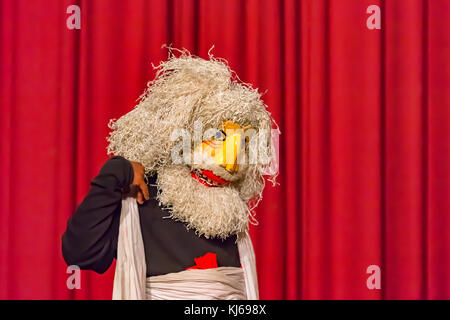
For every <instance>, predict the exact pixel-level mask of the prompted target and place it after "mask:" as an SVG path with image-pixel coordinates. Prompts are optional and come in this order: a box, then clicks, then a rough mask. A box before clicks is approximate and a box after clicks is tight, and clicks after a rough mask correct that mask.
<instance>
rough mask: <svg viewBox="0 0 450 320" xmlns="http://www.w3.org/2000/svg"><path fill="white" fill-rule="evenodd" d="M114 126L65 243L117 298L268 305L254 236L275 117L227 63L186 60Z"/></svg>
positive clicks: (171, 67)
mask: <svg viewBox="0 0 450 320" xmlns="http://www.w3.org/2000/svg"><path fill="white" fill-rule="evenodd" d="M156 68H157V75H156V78H155V80H154V81H152V82H150V83H149V85H148V88H147V90H146V91H145V93H144V94H143V95H142V96H141V100H140V102H139V104H138V105H137V106H136V107H135V108H134V109H133V110H132V111H130V112H129V113H127V114H125V115H124V116H122V117H121V118H119V119H118V120H117V121H114V120H112V121H111V123H110V128H111V129H112V132H111V133H110V136H109V137H108V139H107V140H108V141H109V146H108V153H109V154H112V155H114V157H112V158H110V159H109V160H108V161H106V163H105V164H104V165H103V167H102V169H101V170H100V173H99V174H98V175H97V176H96V177H95V178H94V179H93V180H92V182H91V188H90V190H89V192H88V194H87V195H86V197H85V198H84V200H83V201H82V203H81V204H80V205H79V206H78V208H77V210H76V211H75V213H74V214H73V216H72V217H71V218H70V219H69V221H68V224H67V230H66V232H65V233H64V235H63V238H62V249H63V256H64V259H65V260H66V262H67V263H68V264H70V265H78V266H79V267H80V268H81V269H91V270H94V271H96V272H98V273H103V272H105V271H106V270H107V269H108V268H109V266H110V265H111V264H112V261H113V259H114V258H117V263H116V273H115V278H114V291H113V298H114V299H258V285H257V277H256V268H255V257H254V253H253V248H252V244H251V241H250V238H249V236H248V227H249V223H252V222H254V221H255V220H254V217H253V211H252V210H253V208H254V207H255V206H256V205H257V204H258V202H259V200H260V199H261V194H262V191H263V188H264V185H265V180H264V177H263V174H264V170H265V168H267V166H268V165H269V162H270V160H271V159H272V158H273V150H274V148H273V145H272V139H271V128H272V118H271V116H270V113H269V112H268V111H267V110H266V106H265V104H264V103H263V101H262V100H261V95H260V94H259V93H258V91H257V90H256V89H253V88H251V86H249V85H247V84H244V83H242V82H241V81H240V80H239V79H238V78H237V77H236V76H235V74H234V73H233V72H232V71H231V70H230V69H229V67H228V66H227V64H226V63H225V62H223V61H222V60H218V59H215V58H214V57H212V56H211V55H210V57H209V60H204V59H201V58H198V57H194V56H191V55H190V54H189V53H188V52H182V53H181V55H179V56H178V57H175V56H174V55H173V54H172V52H171V53H170V55H169V59H168V60H167V61H165V62H162V63H161V64H160V65H159V66H158V67H156Z"/></svg>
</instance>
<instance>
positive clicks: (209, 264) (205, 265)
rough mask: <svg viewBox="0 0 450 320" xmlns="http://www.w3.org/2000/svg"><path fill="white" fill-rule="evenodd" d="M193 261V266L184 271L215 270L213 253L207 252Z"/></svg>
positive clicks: (215, 260) (215, 259)
mask: <svg viewBox="0 0 450 320" xmlns="http://www.w3.org/2000/svg"><path fill="white" fill-rule="evenodd" d="M194 261H195V266H192V267H189V268H186V270H189V269H213V268H217V256H216V254H215V253H211V252H208V253H206V254H205V255H203V256H201V257H198V258H194Z"/></svg>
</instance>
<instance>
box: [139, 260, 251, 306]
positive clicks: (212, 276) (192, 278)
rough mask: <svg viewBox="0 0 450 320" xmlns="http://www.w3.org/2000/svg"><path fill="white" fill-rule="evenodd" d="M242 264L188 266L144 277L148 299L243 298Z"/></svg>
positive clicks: (244, 293) (244, 297)
mask: <svg viewBox="0 0 450 320" xmlns="http://www.w3.org/2000/svg"><path fill="white" fill-rule="evenodd" d="M245 299H246V292H245V280H244V271H243V270H242V268H235V267H219V268H213V269H203V270H202V269H190V270H185V271H181V272H175V273H168V274H164V275H160V276H153V277H148V278H147V300H245Z"/></svg>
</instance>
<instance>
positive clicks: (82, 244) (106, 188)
mask: <svg viewBox="0 0 450 320" xmlns="http://www.w3.org/2000/svg"><path fill="white" fill-rule="evenodd" d="M133 176H134V173H133V166H132V164H131V162H130V161H128V160H126V159H125V158H122V157H113V158H111V159H109V160H108V161H106V163H105V164H104V165H103V167H102V169H101V170H100V173H99V174H98V176H96V177H95V178H94V179H93V180H92V182H91V188H90V190H89V192H88V194H87V195H86V197H85V198H84V199H83V201H82V202H81V204H80V205H79V206H78V208H77V210H76V211H75V213H74V214H73V215H72V217H71V218H70V219H69V221H68V223H67V229H66V232H65V233H64V235H63V237H62V252H63V256H64V260H65V261H66V263H67V264H68V265H77V266H79V267H80V268H81V269H91V270H94V271H96V272H98V273H103V272H105V271H106V270H107V269H108V268H109V266H110V265H111V263H112V261H113V259H114V257H115V254H116V250H117V239H118V233H119V219H120V211H121V200H122V191H123V190H122V189H123V188H125V187H128V186H129V185H130V184H131V183H132V181H133Z"/></svg>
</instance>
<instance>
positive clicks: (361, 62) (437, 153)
mask: <svg viewBox="0 0 450 320" xmlns="http://www.w3.org/2000/svg"><path fill="white" fill-rule="evenodd" d="M72 4H75V5H78V6H79V7H80V8H81V29H80V30H76V29H75V30H69V29H68V28H67V27H66V19H67V18H68V17H69V16H70V14H68V13H66V10H67V7H68V6H69V5H72ZM370 5H378V6H379V7H380V8H381V29H374V30H370V29H368V28H367V26H366V21H367V19H368V18H369V16H370V15H371V14H368V13H366V9H367V7H368V6H370ZM448 21H450V2H449V1H448V0H429V1H426V0H402V1H399V0H390V1H379V0H304V1H297V0H285V1H273V0H272V1H271V0H247V1H241V0H228V1H210V0H190V1H187V0H186V1H184V0H171V1H160V0H154V1H148V0H133V1H118V0H115V1H113V0H90V1H87V0H84V1H80V0H78V1H76V0H64V1H50V0H48V1H45V0H26V1H25V0H9V1H7V0H3V1H1V2H0V47H1V51H0V68H1V78H0V137H1V139H0V154H1V156H0V177H1V183H0V298H2V299H100V298H105V299H109V298H110V297H111V290H112V279H113V275H114V266H113V267H111V268H110V269H109V270H108V271H107V272H106V273H105V274H104V275H97V274H95V273H93V272H89V271H83V272H82V287H81V289H79V290H69V289H68V288H67V286H66V279H67V277H68V276H69V275H70V274H67V273H66V265H65V263H64V261H63V259H62V256H61V235H62V233H63V231H64V230H65V225H66V221H67V218H68V217H69V216H70V215H71V214H72V212H73V211H74V209H75V207H76V205H77V204H78V203H79V202H80V201H81V200H82V198H83V197H84V195H85V194H86V192H87V190H88V188H89V182H90V180H91V179H92V178H93V177H94V176H95V175H96V174H97V172H98V170H99V168H100V167H101V165H102V164H103V162H104V161H105V160H106V159H107V156H106V150H105V147H106V140H105V137H106V136H107V134H108V128H107V123H108V120H109V119H110V118H118V117H119V116H121V115H122V114H124V113H126V112H128V111H129V110H131V108H132V107H133V106H134V105H135V103H136V99H137V98H138V96H139V95H140V94H141V93H142V91H143V90H144V88H145V85H146V82H147V81H148V80H151V79H152V78H153V77H154V70H153V69H152V66H151V63H154V64H158V63H159V61H161V60H163V59H165V58H166V57H167V51H166V50H164V49H161V45H162V44H172V45H173V46H174V47H178V48H182V47H184V48H187V49H188V50H190V51H191V52H192V53H194V54H197V55H199V56H201V57H207V52H208V50H209V49H210V48H211V46H212V45H214V46H215V47H214V49H213V51H212V52H213V54H214V55H215V56H218V57H223V58H225V59H227V60H228V61H229V63H230V66H231V67H232V69H234V70H236V71H237V73H238V75H239V76H240V78H241V79H242V80H243V81H245V82H249V83H252V84H253V85H254V86H256V87H258V88H259V89H260V90H261V91H267V93H266V94H265V95H264V99H265V102H266V103H267V105H268V106H269V108H270V111H271V112H272V114H273V116H274V118H275V119H276V121H277V122H278V124H279V125H280V128H281V131H282V135H281V137H280V175H279V177H278V182H279V186H277V187H271V186H268V187H267V188H266V190H265V193H264V200H263V202H262V203H261V205H260V207H259V209H258V211H257V214H258V219H259V222H260V224H259V226H257V227H255V228H253V229H252V238H253V241H254V245H255V250H256V256H257V264H258V276H259V282H260V292H261V298H264V299H438V298H441V299H449V298H450V236H449V233H448V228H449V226H450V200H449V190H450V182H449V181H450V139H449V138H450V114H449V112H450V111H449V108H450V103H449V102H450V97H449V93H448V92H449V89H450V88H449V85H450V59H449V56H450V35H449V32H448V30H449V25H448ZM371 265H376V266H379V267H380V271H381V289H369V288H368V287H367V284H366V280H367V278H368V277H369V276H370V274H368V273H367V268H368V267H369V266H371Z"/></svg>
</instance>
